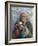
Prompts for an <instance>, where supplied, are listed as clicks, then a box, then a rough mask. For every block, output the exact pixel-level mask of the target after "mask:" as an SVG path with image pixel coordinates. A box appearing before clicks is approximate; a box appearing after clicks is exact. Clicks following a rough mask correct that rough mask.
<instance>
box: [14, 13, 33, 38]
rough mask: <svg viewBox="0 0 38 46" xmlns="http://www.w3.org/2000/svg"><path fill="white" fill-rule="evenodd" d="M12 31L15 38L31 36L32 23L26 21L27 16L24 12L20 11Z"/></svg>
mask: <svg viewBox="0 0 38 46" xmlns="http://www.w3.org/2000/svg"><path fill="white" fill-rule="evenodd" d="M14 33H15V36H16V37H15V38H29V37H32V24H31V23H30V21H28V16H27V15H26V14H25V13H21V14H20V19H19V21H18V22H16V23H15V27H14Z"/></svg>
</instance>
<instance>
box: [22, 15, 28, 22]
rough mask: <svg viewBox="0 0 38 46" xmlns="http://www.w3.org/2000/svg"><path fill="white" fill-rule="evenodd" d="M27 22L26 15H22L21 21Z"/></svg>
mask: <svg viewBox="0 0 38 46" xmlns="http://www.w3.org/2000/svg"><path fill="white" fill-rule="evenodd" d="M27 20H28V16H26V14H22V21H25V22H27Z"/></svg>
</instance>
